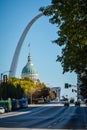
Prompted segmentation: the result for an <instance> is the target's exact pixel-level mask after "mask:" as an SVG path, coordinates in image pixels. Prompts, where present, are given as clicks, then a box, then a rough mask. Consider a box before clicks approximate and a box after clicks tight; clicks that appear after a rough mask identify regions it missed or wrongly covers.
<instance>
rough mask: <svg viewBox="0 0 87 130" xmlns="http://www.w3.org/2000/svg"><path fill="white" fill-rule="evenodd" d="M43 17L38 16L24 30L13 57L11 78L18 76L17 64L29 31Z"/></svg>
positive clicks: (41, 14)
mask: <svg viewBox="0 0 87 130" xmlns="http://www.w3.org/2000/svg"><path fill="white" fill-rule="evenodd" d="M41 16H43V13H40V14H38V15H37V16H35V17H34V18H33V19H32V20H31V21H30V22H29V23H28V25H27V26H26V28H25V29H24V31H23V33H22V35H21V37H20V39H19V42H18V44H17V47H16V50H15V53H14V56H13V59H12V63H11V67H10V72H9V77H15V74H16V68H17V64H18V58H19V54H20V51H21V47H22V44H23V42H24V39H25V37H26V35H27V33H28V31H29V29H30V28H31V26H32V24H33V23H34V22H35V21H36V20H37V19H38V18H40V17H41Z"/></svg>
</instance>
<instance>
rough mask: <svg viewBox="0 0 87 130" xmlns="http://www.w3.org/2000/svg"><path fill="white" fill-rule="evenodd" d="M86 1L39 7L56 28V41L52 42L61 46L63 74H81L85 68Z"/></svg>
mask: <svg viewBox="0 0 87 130" xmlns="http://www.w3.org/2000/svg"><path fill="white" fill-rule="evenodd" d="M86 8H87V1H86V0H72V1H71V0H52V2H51V5H49V6H47V7H41V8H40V10H41V11H42V12H43V14H44V15H46V16H51V18H50V22H51V23H52V24H56V25H57V27H58V32H57V34H58V39H56V40H54V41H53V42H55V43H57V44H58V45H59V46H62V54H61V56H59V55H58V57H57V61H59V62H61V64H62V67H63V73H65V72H68V71H71V72H72V71H75V72H76V73H78V72H80V73H81V72H83V71H84V68H86V67H87V56H86V55H87V9H86Z"/></svg>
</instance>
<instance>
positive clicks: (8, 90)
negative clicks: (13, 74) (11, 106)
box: [0, 78, 49, 101]
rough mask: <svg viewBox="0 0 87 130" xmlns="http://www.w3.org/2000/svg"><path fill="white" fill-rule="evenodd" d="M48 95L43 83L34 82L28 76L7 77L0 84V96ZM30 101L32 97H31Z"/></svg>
mask: <svg viewBox="0 0 87 130" xmlns="http://www.w3.org/2000/svg"><path fill="white" fill-rule="evenodd" d="M48 95H49V91H48V88H47V87H46V85H45V84H44V83H40V82H38V83H34V82H33V81H32V80H31V79H30V78H24V79H18V78H9V80H8V82H7V83H3V82H2V83H1V84H0V98H3V99H7V98H16V99H19V98H22V97H28V98H30V99H31V98H39V97H42V96H43V97H47V96H48ZM31 101H32V99H31Z"/></svg>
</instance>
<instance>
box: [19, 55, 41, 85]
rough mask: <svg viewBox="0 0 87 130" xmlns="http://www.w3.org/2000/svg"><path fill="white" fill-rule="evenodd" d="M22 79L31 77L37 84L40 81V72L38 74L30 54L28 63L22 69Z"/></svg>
mask: <svg viewBox="0 0 87 130" xmlns="http://www.w3.org/2000/svg"><path fill="white" fill-rule="evenodd" d="M21 77H22V78H25V77H29V78H31V79H32V80H33V81H34V82H35V83H37V82H38V80H39V79H38V72H37V70H36V68H35V67H34V65H33V64H32V59H31V56H30V53H29V55H28V62H27V64H26V65H25V66H24V68H23V69H22V73H21Z"/></svg>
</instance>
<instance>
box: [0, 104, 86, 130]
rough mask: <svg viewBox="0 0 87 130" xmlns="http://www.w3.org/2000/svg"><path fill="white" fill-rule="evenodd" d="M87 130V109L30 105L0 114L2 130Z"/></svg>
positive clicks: (53, 105)
mask: <svg viewBox="0 0 87 130" xmlns="http://www.w3.org/2000/svg"><path fill="white" fill-rule="evenodd" d="M15 128H16V129H17V130H20V129H21V130H22V129H23V130H26V129H29V130H31V129H32V130H35V129H37V130H41V129H44V130H46V129H50V130H51V129H55V130H56V129H57V130H58V129H66V130H68V129H72V130H73V129H77V130H79V129H82V130H83V129H87V107H86V106H81V107H78V106H77V107H75V106H74V105H72V106H70V107H67V106H63V105H61V106H60V105H59V104H57V103H52V104H46V105H45V104H44V105H30V106H29V107H28V108H25V109H22V110H19V111H15V112H10V113H5V114H0V130H10V129H11V130H14V129H15Z"/></svg>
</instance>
